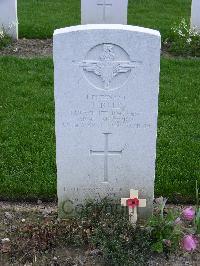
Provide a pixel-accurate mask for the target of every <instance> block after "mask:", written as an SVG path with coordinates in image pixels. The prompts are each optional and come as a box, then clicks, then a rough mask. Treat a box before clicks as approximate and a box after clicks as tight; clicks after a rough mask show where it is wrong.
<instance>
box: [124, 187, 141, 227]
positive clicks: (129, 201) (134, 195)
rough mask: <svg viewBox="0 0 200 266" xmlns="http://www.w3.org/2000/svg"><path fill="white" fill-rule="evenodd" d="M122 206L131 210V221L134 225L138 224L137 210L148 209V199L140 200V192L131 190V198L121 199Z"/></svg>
mask: <svg viewBox="0 0 200 266" xmlns="http://www.w3.org/2000/svg"><path fill="white" fill-rule="evenodd" d="M121 205H122V206H125V207H126V206H128V208H129V220H130V222H131V223H132V224H134V225H135V224H136V222H137V216H138V215H137V208H138V207H139V208H143V207H146V199H138V190H134V189H131V190H130V198H122V199H121Z"/></svg>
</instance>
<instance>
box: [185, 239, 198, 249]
mask: <svg viewBox="0 0 200 266" xmlns="http://www.w3.org/2000/svg"><path fill="white" fill-rule="evenodd" d="M197 244H198V241H197V238H196V237H195V236H194V235H186V236H184V238H183V248H184V249H185V250H186V251H193V250H195V249H196V248H197Z"/></svg>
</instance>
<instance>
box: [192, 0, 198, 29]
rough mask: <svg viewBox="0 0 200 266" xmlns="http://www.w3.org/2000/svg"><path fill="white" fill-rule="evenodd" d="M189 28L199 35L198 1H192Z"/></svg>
mask: <svg viewBox="0 0 200 266" xmlns="http://www.w3.org/2000/svg"><path fill="white" fill-rule="evenodd" d="M191 28H192V29H195V30H196V31H197V32H199V33H200V0H192V13H191Z"/></svg>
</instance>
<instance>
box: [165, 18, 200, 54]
mask: <svg viewBox="0 0 200 266" xmlns="http://www.w3.org/2000/svg"><path fill="white" fill-rule="evenodd" d="M164 46H165V47H167V48H168V50H169V51H170V52H172V53H174V54H176V55H186V56H200V34H199V33H198V32H197V30H196V29H195V28H193V29H191V28H190V25H189V24H188V23H187V22H186V20H185V19H182V20H181V22H180V23H179V24H175V25H174V26H173V27H172V28H171V30H170V34H169V37H168V38H167V39H166V40H165V41H164Z"/></svg>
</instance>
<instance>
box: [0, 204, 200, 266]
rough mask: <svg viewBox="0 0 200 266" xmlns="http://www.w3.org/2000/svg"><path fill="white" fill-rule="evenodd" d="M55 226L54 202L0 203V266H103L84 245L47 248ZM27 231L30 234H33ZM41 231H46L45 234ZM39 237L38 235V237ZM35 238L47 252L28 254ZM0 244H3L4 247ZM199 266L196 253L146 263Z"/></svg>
mask: <svg viewBox="0 0 200 266" xmlns="http://www.w3.org/2000/svg"><path fill="white" fill-rule="evenodd" d="M168 207H169V208H172V207H177V208H180V206H172V205H169V206H168ZM52 222H53V224H52ZM57 223H59V219H58V218H57V205H56V203H54V202H53V203H42V202H41V201H38V203H37V204H33V203H10V202H0V240H1V243H0V265H5V266H7V265H41V266H42V265H86V266H89V265H97V266H98V265H99V266H101V265H102V266H103V265H106V264H105V262H104V260H103V256H102V252H101V251H100V250H96V249H92V247H89V246H87V245H85V248H76V247H70V245H68V246H60V245H58V246H52V247H51V243H53V242H54V241H51V238H53V237H55V236H56V237H57V235H56V234H54V233H55V230H56V227H55V225H56V224H57ZM47 229H48V230H47ZM58 229H59V230H61V231H62V230H63V229H64V230H65V227H58ZM31 230H32V231H33V230H34V232H35V234H33V233H32V231H31ZM44 230H46V232H45V233H44ZM66 230H67V229H66ZM29 231H30V235H31V236H32V237H31V238H30V239H29V238H28V237H27V234H29ZM15 232H16V233H15ZM38 232H39V233H38ZM39 234H42V237H41V235H39ZM60 236H61V235H60V234H59V237H60ZM38 237H40V242H39V245H40V244H41V242H43V241H44V244H45V243H46V241H48V248H44V246H43V245H41V252H35V253H33V251H31V252H30V248H31V246H32V244H33V243H32V242H34V241H38ZM6 239H7V240H6ZM2 240H4V241H5V243H4V245H3V244H2ZM6 241H7V242H6ZM19 241H20V242H19ZM11 247H12V249H13V247H15V250H11ZM199 262H200V254H199V253H194V254H183V253H180V252H179V253H178V254H175V255H174V254H173V255H170V256H169V257H165V256H164V255H157V254H155V255H153V256H152V257H151V259H150V260H149V263H148V265H149V266H156V265H166V266H182V265H192V266H194V265H196V266H198V265H199Z"/></svg>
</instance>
